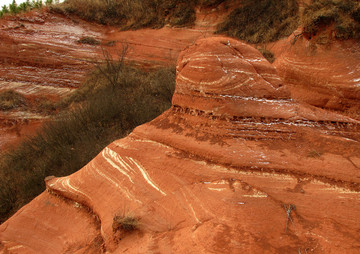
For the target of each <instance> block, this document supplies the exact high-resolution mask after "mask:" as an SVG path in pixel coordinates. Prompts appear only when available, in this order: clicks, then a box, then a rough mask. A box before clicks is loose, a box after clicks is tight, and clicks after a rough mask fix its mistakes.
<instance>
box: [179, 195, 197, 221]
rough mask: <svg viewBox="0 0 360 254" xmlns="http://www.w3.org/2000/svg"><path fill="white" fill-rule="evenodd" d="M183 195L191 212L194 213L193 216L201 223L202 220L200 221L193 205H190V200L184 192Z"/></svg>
mask: <svg viewBox="0 0 360 254" xmlns="http://www.w3.org/2000/svg"><path fill="white" fill-rule="evenodd" d="M182 194H183V196H184V198H185V200H186V204H188V205H189V207H190V209H191V212H192V214H193V215H194V218H195V220H196V221H197V222H198V223H199V222H200V220H199V219H198V217H197V216H196V213H195V210H194V208H193V206H192V205H191V203H190V202H189V200H188V199H187V197H186V195H185V193H184V192H182Z"/></svg>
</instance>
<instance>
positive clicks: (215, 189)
mask: <svg viewBox="0 0 360 254" xmlns="http://www.w3.org/2000/svg"><path fill="white" fill-rule="evenodd" d="M208 189H209V190H212V191H224V190H226V188H210V187H208Z"/></svg>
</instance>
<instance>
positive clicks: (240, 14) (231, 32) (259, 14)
mask: <svg viewBox="0 0 360 254" xmlns="http://www.w3.org/2000/svg"><path fill="white" fill-rule="evenodd" d="M298 12H299V6H298V4H297V1H296V0H258V1H253V0H244V1H243V3H242V5H241V7H239V8H236V9H235V10H233V11H232V12H231V13H230V15H229V16H228V18H227V19H226V20H225V21H224V22H223V23H222V24H221V25H220V26H219V29H218V31H217V33H223V34H226V35H228V36H231V37H235V38H239V39H241V40H244V41H246V42H249V43H265V42H272V41H276V40H279V39H280V38H282V37H287V36H289V35H290V34H291V33H292V32H293V31H294V30H295V29H296V28H297V27H298V25H299V16H298Z"/></svg>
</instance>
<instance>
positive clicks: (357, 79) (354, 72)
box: [273, 28, 360, 119]
mask: <svg viewBox="0 0 360 254" xmlns="http://www.w3.org/2000/svg"><path fill="white" fill-rule="evenodd" d="M295 34H296V35H299V36H298V37H296V36H294V35H295ZM294 35H292V36H290V37H289V38H288V39H287V40H286V41H284V42H282V43H279V45H275V47H274V48H273V50H274V52H275V53H277V55H278V58H277V59H276V61H275V63H274V66H275V68H276V69H277V71H278V73H279V75H280V76H281V78H282V79H283V80H284V82H286V83H287V84H289V85H290V86H291V94H292V97H293V98H295V99H297V100H300V101H304V102H306V103H310V104H311V105H314V106H317V107H322V108H327V109H330V110H335V111H338V112H345V114H347V115H350V116H352V117H355V118H358V119H359V116H360V105H359V99H360V72H359V70H360V62H359V59H360V46H359V43H358V42H356V41H353V40H343V41H341V40H335V38H334V34H333V31H332V30H331V29H330V28H328V29H327V30H325V31H322V33H320V34H319V35H317V36H315V37H313V38H311V39H309V38H305V37H304V36H302V35H301V30H298V31H295V32H294Z"/></svg>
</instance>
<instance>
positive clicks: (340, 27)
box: [303, 0, 360, 40]
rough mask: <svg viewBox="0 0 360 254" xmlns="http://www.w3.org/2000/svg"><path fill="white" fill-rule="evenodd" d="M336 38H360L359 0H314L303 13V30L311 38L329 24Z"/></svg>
mask: <svg viewBox="0 0 360 254" xmlns="http://www.w3.org/2000/svg"><path fill="white" fill-rule="evenodd" d="M332 24H333V25H334V31H335V38H337V39H343V40H346V39H360V2H359V1H357V0H341V1H340V0H313V2H312V3H311V4H310V5H308V6H306V8H305V10H304V15H303V32H304V34H305V35H306V36H307V37H308V38H311V37H313V36H315V35H317V34H318V33H319V32H321V31H322V30H324V29H325V28H326V27H328V26H329V25H332Z"/></svg>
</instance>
